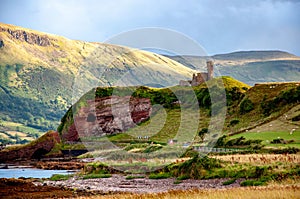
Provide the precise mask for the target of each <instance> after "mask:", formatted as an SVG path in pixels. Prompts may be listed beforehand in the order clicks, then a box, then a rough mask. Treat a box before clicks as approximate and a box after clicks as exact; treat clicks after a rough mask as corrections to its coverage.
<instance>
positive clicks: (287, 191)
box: [87, 184, 300, 199]
mask: <svg viewBox="0 0 300 199" xmlns="http://www.w3.org/2000/svg"><path fill="white" fill-rule="evenodd" d="M299 195H300V185H299V184H296V185H278V184H277V185H273V186H262V187H239V188H231V189H205V190H203V189H202V190H201V189H198V190H197V189H194V190H175V191H174V190H173V191H168V192H165V193H152V194H151V193H149V194H134V193H131V194H130V193H127V194H124V193H123V194H113V195H106V196H91V197H87V198H92V199H119V198H120V199H141V198H143V199H185V198H189V199H199V198H203V199H215V198H236V199H253V198H265V199H274V198H281V199H296V198H299Z"/></svg>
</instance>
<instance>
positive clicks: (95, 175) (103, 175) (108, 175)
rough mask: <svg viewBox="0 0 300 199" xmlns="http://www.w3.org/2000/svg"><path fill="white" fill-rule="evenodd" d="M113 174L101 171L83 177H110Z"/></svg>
mask: <svg viewBox="0 0 300 199" xmlns="http://www.w3.org/2000/svg"><path fill="white" fill-rule="evenodd" d="M110 177H111V174H101V173H91V174H86V175H83V177H82V178H83V179H84V180H85V179H93V178H110Z"/></svg>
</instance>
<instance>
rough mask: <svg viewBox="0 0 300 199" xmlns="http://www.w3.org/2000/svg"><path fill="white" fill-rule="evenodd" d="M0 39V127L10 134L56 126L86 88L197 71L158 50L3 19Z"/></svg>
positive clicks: (159, 80) (169, 80)
mask: <svg viewBox="0 0 300 199" xmlns="http://www.w3.org/2000/svg"><path fill="white" fill-rule="evenodd" d="M0 44H1V45H0V99H1V100H0V124H1V126H0V130H1V131H2V132H3V133H4V134H8V135H9V131H11V130H13V131H21V132H25V133H27V134H30V133H31V134H40V133H41V132H44V131H46V130H48V129H56V128H57V125H58V123H59V120H60V118H61V117H62V116H63V114H64V112H65V111H66V110H67V109H68V108H69V107H70V106H71V105H72V104H73V102H74V101H76V100H78V98H77V97H80V96H81V95H82V94H83V93H85V92H86V91H87V90H86V89H88V90H89V89H90V88H92V87H95V86H101V85H102V86H103V85H106V86H108V85H118V84H121V85H122V84H123V85H124V84H125V85H136V84H139V85H143V84H151V85H154V84H155V85H158V86H161V85H163V86H172V85H175V84H177V83H178V81H179V80H180V79H182V78H188V77H190V76H191V75H192V73H193V72H194V71H193V70H191V69H189V68H187V67H185V66H183V65H181V64H179V63H177V62H175V61H173V60H171V59H169V58H166V57H163V56H160V55H157V54H154V53H150V52H146V51H140V50H136V49H130V48H126V47H120V46H116V45H110V44H103V43H94V42H84V41H75V40H70V39H67V38H64V37H61V36H57V35H52V34H47V33H42V32H38V31H34V30H29V29H26V28H22V27H17V26H13V25H8V24H3V23H0ZM10 138H12V137H11V136H10ZM2 141H5V139H4V137H3V139H2Z"/></svg>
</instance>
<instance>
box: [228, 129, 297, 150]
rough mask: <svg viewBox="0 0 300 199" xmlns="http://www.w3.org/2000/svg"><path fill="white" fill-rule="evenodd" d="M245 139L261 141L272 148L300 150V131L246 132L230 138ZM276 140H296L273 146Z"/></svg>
mask: <svg viewBox="0 0 300 199" xmlns="http://www.w3.org/2000/svg"><path fill="white" fill-rule="evenodd" d="M241 136H243V137H245V138H246V139H247V140H255V139H260V140H263V142H262V144H264V145H266V146H271V147H297V148H300V131H299V130H298V131H294V132H293V133H292V134H290V132H245V133H240V134H236V135H233V136H231V137H230V138H238V137H241ZM274 139H284V140H287V141H288V140H294V142H292V143H288V144H272V143H271V141H272V140H274Z"/></svg>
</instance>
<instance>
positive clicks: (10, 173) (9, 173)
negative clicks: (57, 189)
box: [0, 166, 76, 178]
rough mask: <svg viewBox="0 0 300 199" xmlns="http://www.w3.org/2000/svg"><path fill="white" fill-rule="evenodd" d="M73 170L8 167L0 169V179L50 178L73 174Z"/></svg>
mask: <svg viewBox="0 0 300 199" xmlns="http://www.w3.org/2000/svg"><path fill="white" fill-rule="evenodd" d="M75 172H76V171H74V170H43V169H36V168H30V167H22V166H17V167H16V166H9V167H8V169H0V178H19V177H24V178H50V177H51V176H52V175H53V174H73V173H75Z"/></svg>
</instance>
